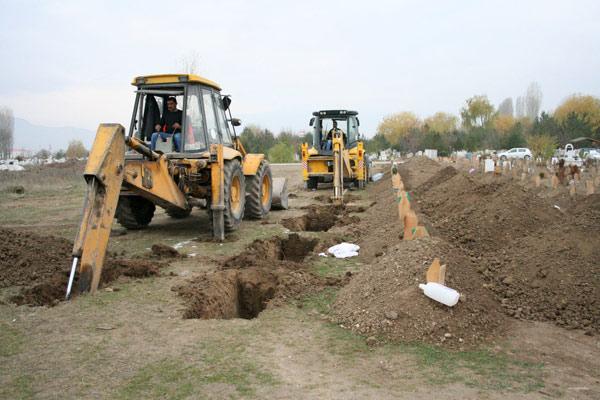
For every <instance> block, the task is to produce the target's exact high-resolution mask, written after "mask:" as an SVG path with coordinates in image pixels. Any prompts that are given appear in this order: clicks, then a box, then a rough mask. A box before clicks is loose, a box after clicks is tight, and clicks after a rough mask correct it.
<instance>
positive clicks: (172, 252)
mask: <svg viewBox="0 0 600 400" xmlns="http://www.w3.org/2000/svg"><path fill="white" fill-rule="evenodd" d="M151 250H152V254H153V255H154V256H156V257H158V258H181V257H185V255H184V254H181V253H180V252H179V251H177V249H176V248H174V247H171V246H167V245H166V244H161V243H155V244H153V245H152V248H151Z"/></svg>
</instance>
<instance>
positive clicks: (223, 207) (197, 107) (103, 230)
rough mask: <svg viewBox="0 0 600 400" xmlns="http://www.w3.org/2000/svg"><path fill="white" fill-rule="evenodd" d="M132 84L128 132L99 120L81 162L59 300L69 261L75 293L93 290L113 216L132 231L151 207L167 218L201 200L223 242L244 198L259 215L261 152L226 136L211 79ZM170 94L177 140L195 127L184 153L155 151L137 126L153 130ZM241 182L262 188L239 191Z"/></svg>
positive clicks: (263, 176) (266, 181) (168, 77)
mask: <svg viewBox="0 0 600 400" xmlns="http://www.w3.org/2000/svg"><path fill="white" fill-rule="evenodd" d="M132 84H133V85H135V86H137V88H138V90H137V92H136V93H137V95H136V100H135V103H134V110H133V116H132V123H131V127H130V131H129V134H128V135H126V134H125V128H124V127H123V126H121V125H119V124H101V125H100V127H99V128H98V132H97V134H96V138H95V141H94V145H93V146H92V149H91V151H90V154H89V158H88V162H87V165H86V167H85V171H84V177H85V180H86V182H87V194H86V198H85V202H84V207H83V217H82V220H81V224H80V227H79V230H78V233H77V236H76V238H75V244H74V246H73V257H74V258H73V266H72V270H71V276H70V278H69V283H68V288H67V298H68V297H69V294H70V292H71V287H72V283H73V282H74V276H75V271H76V265H77V264H79V268H78V272H79V274H78V280H77V281H78V286H79V291H80V292H86V291H89V292H91V293H94V292H95V291H96V290H97V288H98V285H99V284H100V281H101V274H102V267H103V264H104V258H105V254H106V249H107V246H108V240H109V236H110V231H111V227H112V224H113V219H114V218H115V216H116V217H117V219H118V220H119V222H120V223H121V224H122V225H123V224H125V225H124V226H126V227H127V228H128V229H139V228H143V227H144V226H145V225H147V224H148V223H149V222H150V220H151V218H152V216H153V214H154V209H155V206H160V207H162V208H164V209H165V210H166V212H167V213H168V214H169V215H171V216H173V217H175V218H180V217H185V216H187V215H188V214H189V213H190V212H191V209H192V207H193V206H202V207H206V208H208V209H209V214H210V215H211V217H212V227H213V235H214V236H215V237H216V238H217V239H220V240H223V239H224V236H225V232H226V231H231V230H235V229H237V226H238V224H239V223H240V221H241V219H242V218H243V216H244V206H245V204H246V203H247V202H252V206H253V208H252V210H251V211H252V212H253V213H254V218H260V217H263V216H264V215H266V213H268V211H269V209H270V206H271V196H272V182H271V179H272V177H271V172H270V167H269V165H268V162H267V161H266V159H265V156H264V154H248V153H246V151H245V150H244V148H243V146H242V144H241V142H240V141H239V138H238V137H237V136H236V135H235V129H234V128H233V135H232V134H231V130H230V124H231V127H233V126H236V125H239V120H235V119H234V118H231V113H229V117H227V115H226V112H227V111H228V109H229V104H230V103H231V100H230V99H229V97H228V96H221V95H220V87H219V86H218V85H217V84H216V83H215V82H212V81H210V80H208V79H205V78H202V77H199V76H197V75H190V74H165V75H149V76H142V77H136V78H134V80H133V82H132ZM171 96H180V97H181V98H183V100H184V101H183V110H182V116H185V118H182V124H181V125H182V127H181V129H180V133H179V134H180V136H181V137H182V140H183V141H184V143H185V140H186V139H187V138H192V135H189V133H190V132H192V133H193V132H196V133H195V134H194V135H196V136H195V139H197V140H198V143H201V144H200V145H195V146H193V147H191V150H189V151H188V149H187V148H186V147H185V146H184V145H182V146H181V147H182V149H175V146H173V151H172V152H168V153H162V152H159V151H157V150H154V149H152V148H151V146H149V144H148V143H147V142H148V141H149V139H150V138H149V137H148V136H146V137H145V138H144V132H143V129H144V127H146V128H148V129H153V128H154V123H156V121H157V120H158V118H159V117H160V115H158V114H159V113H157V111H159V112H160V105H163V106H164V104H165V103H166V102H167V101H166V100H167V98H170V97H171ZM194 96H195V97H194ZM194 101H195V102H196V103H195V104H192V102H194ZM209 108H210V109H209ZM149 110H150V111H149ZM164 110H165V109H164V108H163V113H164V112H165V111H164ZM152 112H154V114H152ZM209 112H210V113H214V114H212V115H210V114H208V113H209ZM207 116H208V117H210V118H208V119H209V120H212V121H215V122H214V124H213V125H209V124H208V122H205V121H206V120H207ZM217 122H219V124H217ZM148 129H147V130H148ZM197 132H203V135H198V134H197ZM186 134H187V136H185V138H184V135H186ZM159 140H160V139H159ZM202 146H204V147H202ZM232 182H233V183H232ZM245 182H247V183H248V184H251V185H253V186H252V187H253V188H254V189H257V188H258V189H261V188H262V189H263V190H253V191H252V193H246V191H245ZM228 185H229V186H228ZM265 190H268V192H265ZM255 197H256V198H255ZM232 205H233V206H232ZM257 210H258V211H257ZM128 224H129V225H128Z"/></svg>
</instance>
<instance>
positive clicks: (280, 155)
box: [268, 141, 296, 163]
mask: <svg viewBox="0 0 600 400" xmlns="http://www.w3.org/2000/svg"><path fill="white" fill-rule="evenodd" d="M295 153H296V152H295V150H294V147H293V146H292V145H291V144H289V143H286V142H283V141H282V142H279V143H277V144H276V145H274V146H273V147H271V148H270V149H269V152H268V158H269V161H271V162H274V163H288V162H294V161H295V160H294V154H295Z"/></svg>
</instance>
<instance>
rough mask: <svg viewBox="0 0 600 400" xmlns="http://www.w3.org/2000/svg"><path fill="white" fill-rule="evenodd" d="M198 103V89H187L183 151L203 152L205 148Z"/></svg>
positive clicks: (200, 109)
mask: <svg viewBox="0 0 600 400" xmlns="http://www.w3.org/2000/svg"><path fill="white" fill-rule="evenodd" d="M200 101H201V99H200V89H199V88H197V87H193V86H191V87H189V88H188V97H187V108H186V112H185V126H184V128H185V151H198V150H204V149H206V147H207V146H206V135H205V133H204V123H203V117H202V108H201V107H200Z"/></svg>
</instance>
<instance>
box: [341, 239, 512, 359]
mask: <svg viewBox="0 0 600 400" xmlns="http://www.w3.org/2000/svg"><path fill="white" fill-rule="evenodd" d="M435 257H439V258H440V261H441V263H442V264H446V265H447V276H446V285H447V286H449V287H451V288H454V289H456V290H458V291H459V292H460V293H461V294H463V299H462V300H461V301H460V302H459V303H458V304H457V305H455V306H454V307H447V306H445V305H442V304H440V303H437V302H435V301H433V300H431V299H429V298H427V297H426V296H425V295H424V294H423V292H422V291H421V290H420V289H419V287H418V284H419V283H425V272H426V270H427V268H428V267H429V266H430V265H431V263H432V261H433V259H434V258H435ZM484 283H485V281H484V280H483V277H482V276H481V275H480V274H479V273H478V272H477V265H476V264H474V263H473V262H472V261H471V260H470V259H469V258H468V257H465V256H464V255H463V254H462V252H461V251H460V250H457V249H456V248H454V247H453V246H451V245H450V244H449V243H447V242H445V241H443V240H442V239H439V238H425V239H421V240H414V241H397V242H396V243H395V244H394V245H392V246H389V247H388V248H387V250H386V251H385V252H384V254H383V255H381V256H380V257H378V258H377V259H376V260H374V261H373V262H372V263H371V265H369V266H366V267H365V268H363V269H362V270H361V272H359V273H358V274H356V275H355V276H354V277H353V278H352V280H351V281H350V283H349V284H348V285H346V286H345V287H344V288H342V289H341V290H340V293H339V294H338V296H337V299H336V302H335V304H334V307H333V309H334V316H335V318H336V322H338V323H341V324H343V325H344V326H346V327H348V328H349V329H352V330H353V331H355V332H357V333H360V334H363V335H377V336H379V335H381V336H384V337H386V338H387V339H391V340H401V341H407V342H412V341H423V342H427V343H432V344H442V343H443V344H444V346H449V347H456V348H460V347H465V348H467V347H472V346H476V345H478V344H480V343H483V342H489V341H490V340H493V339H494V338H496V337H498V336H500V335H501V334H502V333H503V331H504V329H505V327H506V317H505V316H504V315H503V314H502V313H501V311H500V306H499V304H498V303H497V301H496V300H495V298H494V295H493V294H492V293H491V292H490V291H489V290H487V289H486V288H484V286H483V285H484Z"/></svg>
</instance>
